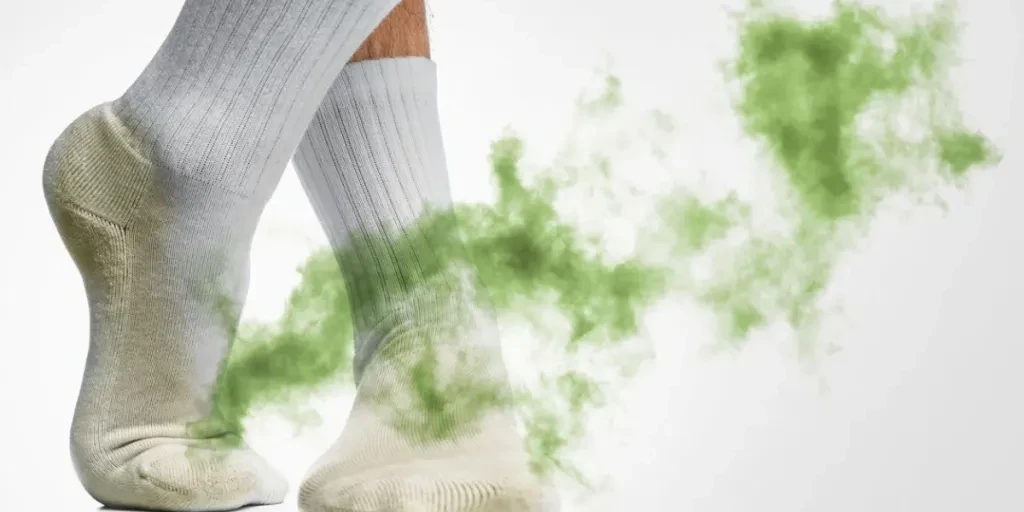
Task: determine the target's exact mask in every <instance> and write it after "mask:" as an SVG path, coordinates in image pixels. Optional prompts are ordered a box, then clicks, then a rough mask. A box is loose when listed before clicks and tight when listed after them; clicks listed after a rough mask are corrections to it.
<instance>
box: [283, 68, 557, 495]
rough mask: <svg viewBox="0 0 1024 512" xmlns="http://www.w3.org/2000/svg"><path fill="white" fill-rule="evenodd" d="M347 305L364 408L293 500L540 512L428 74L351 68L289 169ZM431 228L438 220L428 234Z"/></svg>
mask: <svg viewBox="0 0 1024 512" xmlns="http://www.w3.org/2000/svg"><path fill="white" fill-rule="evenodd" d="M294 162H295V167H296V169H297V171H298V173H299V177H300V179H301V181H302V183H303V186H304V187H305V189H306V192H307V194H308V195H309V197H310V199H311V201H312V203H313V205H314V208H315V210H316V212H317V215H318V216H319V218H320V221H321V223H322V224H323V226H324V228H325V230H326V232H327V234H328V237H329V239H330V241H331V244H332V246H333V247H334V248H335V250H336V251H337V255H338V261H339V263H340V265H341V267H342V272H343V274H344V277H345V281H346V286H347V288H348V292H349V296H350V301H351V303H352V305H353V318H354V323H355V332H356V354H355V373H356V378H357V381H358V384H359V385H358V392H357V397H356V401H355V405H354V407H353V410H352V413H351V415H350V417H349V419H348V422H347V424H346V426H345V429H344V431H343V432H342V434H341V436H340V437H339V439H338V440H337V441H336V443H335V444H334V445H333V446H332V447H331V448H330V450H329V451H328V452H327V453H325V454H324V455H323V456H322V457H320V459H319V460H318V461H317V462H316V463H315V464H314V466H313V467H312V468H311V469H310V470H309V472H308V474H307V477H306V480H305V481H304V483H303V485H302V487H301V489H300V491H299V505H300V508H301V509H302V510H304V511H305V512H321V511H324V512H325V511H341V510H344V511H379V510H393V511H406V510H408V511H412V510H415V511H423V512H471V511H474V512H499V511H517V512H536V511H548V510H554V501H553V496H552V495H551V494H550V493H548V492H546V491H545V489H544V488H542V486H540V485H539V484H538V481H537V479H535V478H534V476H533V475H532V473H531V471H530V470H529V464H528V460H527V457H526V455H525V450H524V447H523V443H522V440H521V438H520V435H519V433H518V431H517V428H516V424H515V418H514V416H513V414H512V411H511V408H510V407H509V405H508V401H507V398H508V392H509V385H508V380H507V376H506V374H505V369H504V364H503V362H502V357H501V347H500V344H499V340H498V330H497V325H496V322H495V318H494V316H493V312H492V311H491V308H489V307H488V305H487V301H486V298H485V297H484V296H482V295H480V294H478V293H477V291H476V288H477V287H476V285H475V281H474V278H473V277H472V273H471V272H469V269H468V268H467V267H466V266H464V265H460V264H458V262H459V261H460V253H459V251H460V250H461V246H460V244H458V243H457V242H456V241H455V240H456V230H455V227H456V224H455V223H453V222H452V218H451V216H445V215H431V213H434V214H436V213H437V212H442V211H445V210H447V209H448V208H449V207H450V206H451V197H450V192H449V186H448V176H447V168H446V164H445V156H444V148H443V144H442V139H441V131H440V124H439V119H438V109H437V91H436V73H435V66H434V63H433V62H432V61H430V60H429V59H425V58H398V59H386V60H375V61H365V62H360V63H357V64H350V65H348V66H346V67H345V69H344V70H343V71H342V73H341V75H340V76H339V77H338V80H337V81H336V82H335V84H334V86H333V87H332V88H331V91H330V92H329V93H328V96H327V98H326V99H325V101H324V103H323V104H322V105H321V107H320V109H319V111H318V112H317V114H316V116H315V118H314V120H313V123H312V124H311V125H310V128H309V130H308V131H307V133H306V135H305V137H304V138H303V140H302V142H301V143H300V145H299V149H298V150H297V151H296V154H295V159H294ZM425 219H430V220H425Z"/></svg>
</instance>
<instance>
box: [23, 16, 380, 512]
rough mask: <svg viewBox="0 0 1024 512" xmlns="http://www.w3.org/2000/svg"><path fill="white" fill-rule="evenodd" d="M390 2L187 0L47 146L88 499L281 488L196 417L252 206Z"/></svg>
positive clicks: (261, 465)
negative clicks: (106, 95)
mask: <svg viewBox="0 0 1024 512" xmlns="http://www.w3.org/2000/svg"><path fill="white" fill-rule="evenodd" d="M396 3H397V0H288V1H285V0H247V1H241V0H187V1H186V2H185V5H184V7H183V9H182V12H181V14H180V16H179V18H178V20H177V21H176V23H175V25H174V27H173V29H172V31H171V33H170V35H169V36H168V37H167V39H166V41H165V42H164V44H163V45H162V46H161V48H160V50H159V51H158V53H157V55H156V56H155V57H154V58H153V60H152V61H151V62H150V64H149V65H148V66H147V67H146V69H145V71H144V72H143V73H142V75H141V76H140V77H139V79H138V80H137V81H136V82H135V83H134V84H133V85H132V86H131V87H130V88H129V90H128V91H127V92H126V93H125V94H124V95H123V96H122V97H121V98H119V99H118V100H116V101H113V102H110V103H105V104H102V105H99V106H97V107H95V108H93V109H91V110H89V111H87V112H86V113H85V114H83V115H82V116H80V117H79V118H77V119H76V120H74V121H73V122H72V123H71V124H70V125H69V126H68V127H67V128H66V129H65V130H64V131H63V133H62V134H61V135H60V136H59V137H58V139H57V141H56V142H55V143H54V144H53V146H52V148H51V150H50V152H49V154H48V156H47V159H46V163H45V167H44V173H43V174H44V192H45V196H46V200H47V203H48V205H49V208H50V212H51V214H52V216H53V219H54V221H55V223H56V225H57V228H58V231H59V232H60V235H61V237H62V239H63V240H64V242H65V245H66V247H67V249H68V251H69V252H70V253H71V256H72V258H73V259H74V262H75V264H76V265H77V266H78V268H79V270H80V271H81V274H82V278H83V281H84V284H85V288H86V293H87V297H88V300H89V310H90V325H91V328H90V346H89V355H88V360H87V362H86V369H85V376H84V378H83V382H82V388H81V391H80V395H79V400H78V404H77V407H76V410H75V414H74V420H73V425H72V429H71V454H72V460H73V462H74V465H75V468H76V471H77V472H78V475H79V478H80V479H81V482H82V484H83V485H84V487H85V489H86V490H87V491H88V492H89V493H90V495H92V496H93V497H94V498H95V499H96V500H98V501H100V502H102V503H103V504H105V505H110V506H117V507H129V508H147V509H160V510H225V509H234V508H237V507H240V506H243V505H246V504H264V503H278V502H280V501H281V500H282V499H283V498H284V496H285V494H286V492H287V484H286V482H285V480H284V479H283V478H282V477H281V476H279V475H278V473H277V472H276V471H274V470H272V469H271V468H270V467H269V466H268V465H267V463H266V462H265V461H264V460H263V459H262V458H261V457H259V456H258V455H256V454H255V453H253V452H252V451H251V450H249V449H247V448H246V447H245V446H244V445H241V446H240V447H233V448H224V445H225V443H223V441H224V440H230V439H231V437H232V436H233V435H234V434H233V433H232V432H231V431H230V430H229V429H226V428H220V429H219V430H218V429H216V428H214V427H210V426H207V428H206V430H205V431H199V430H197V429H195V428H194V424H196V423H197V422H201V421H203V420H204V419H207V418H208V417H209V416H210V415H211V394H212V391H213V385H214V382H215V380H216V377H217V373H218V369H219V365H220V363H221V362H222V360H223V359H224V356H225V355H226V352H227V351H228V348H229V342H230V334H231V332H232V331H233V329H234V327H235V326H236V324H237V322H238V315H239V312H240V310H241V305H242V301H243V300H244V298H245V294H246V290H247V286H248V270H249V266H248V265H249V262H248V258H249V247H250V243H251V239H252V236H253V233H254V231H255V227H256V223H257V220H258V218H259V215H260V213H261V212H262V210H263V207H264V205H265V203H266V201H267V199H268V198H269V197H270V195H271V193H272V191H273V189H274V188H275V187H276V185H277V182H278V181H279V179H280V176H281V174H282V172H283V170H284V168H285V166H286V164H287V161H288V159H289V158H290V157H291V154H292V152H293V151H294V149H295V147H296V146H297V144H298V142H299V140H300V139H301V137H302V133H303V132H304V131H305V128H306V126H307V125H308V124H309V121H310V120H311V119H312V117H313V114H314V113H315V111H316V108H317V105H318V104H319V99H320V98H322V97H323V96H324V94H326V92H327V90H328V89H329V87H330V86H331V83H332V82H333V80H334V78H335V76H337V74H338V72H340V70H341V68H342V67H343V66H344V64H345V63H346V62H347V61H348V60H349V58H351V56H352V54H353V53H354V52H355V50H356V48H358V46H359V44H360V43H361V42H362V41H363V40H364V39H365V38H366V37H367V36H368V35H369V34H370V32H371V31H372V30H373V29H374V28H375V27H376V26H377V24H378V23H380V21H381V20H383V18H384V17H385V16H386V15H387V13H388V12H389V11H390V10H391V9H392V8H393V7H394V5H395V4H396ZM310 98H313V100H310ZM225 306H226V307H225ZM214 425H215V424H214ZM235 446H237V444H236V445H235Z"/></svg>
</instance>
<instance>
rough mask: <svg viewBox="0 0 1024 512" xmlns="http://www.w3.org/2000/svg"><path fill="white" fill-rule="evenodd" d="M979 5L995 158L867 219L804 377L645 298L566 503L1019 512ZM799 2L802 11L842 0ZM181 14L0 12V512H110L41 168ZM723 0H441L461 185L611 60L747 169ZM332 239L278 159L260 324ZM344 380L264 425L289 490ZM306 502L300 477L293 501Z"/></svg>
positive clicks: (999, 104) (969, 5)
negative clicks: (623, 384)
mask: <svg viewBox="0 0 1024 512" xmlns="http://www.w3.org/2000/svg"><path fill="white" fill-rule="evenodd" d="M889 3H890V4H893V5H895V8H896V9H897V10H898V11H902V10H905V8H906V7H907V6H909V5H911V4H909V3H907V2H906V1H904V2H902V3H900V2H889ZM964 3H965V6H964V9H963V10H962V19H963V21H964V22H965V32H964V37H963V44H962V47H961V48H962V51H961V55H962V56H963V58H964V64H963V66H962V68H961V69H960V70H958V72H957V75H956V80H957V84H958V86H959V88H960V89H959V90H960V93H961V100H962V102H963V106H964V109H965V111H966V113H967V118H968V121H969V123H971V124H972V125H973V126H975V127H977V128H980V129H982V130H983V131H984V132H985V133H987V134H988V135H989V136H990V137H992V138H993V139H994V140H995V141H996V143H997V144H999V145H1000V146H1001V147H1003V148H1004V150H1005V158H1004V160H1003V161H1002V163H1001V164H1000V165H998V167H996V168H994V169H991V170H989V171H988V172H985V173H983V174H982V175H979V176H978V177H977V178H976V179H975V180H973V181H972V182H971V184H970V186H968V187H967V188H966V189H965V190H964V191H962V192H960V193H957V194H955V195H954V196H953V199H952V201H951V205H950V208H949V210H948V212H946V213H942V212H940V211H938V210H936V209H924V210H917V211H914V212H913V213H912V214H911V215H906V214H901V215H888V216H885V217H884V218H880V219H879V220H878V221H877V223H876V226H875V230H874V231H873V232H872V234H871V236H870V239H869V240H867V241H866V242H865V243H864V244H863V247H861V249H859V250H858V252H857V253H855V254H851V255H850V256H849V258H847V259H846V260H845V261H844V262H843V264H842V265H841V268H840V271H839V273H838V275H837V278H836V279H837V281H836V283H835V290H836V294H837V296H838V297H840V299H841V301H842V303H843V304H844V305H845V312H844V313H843V315H842V317H840V318H836V319H834V324H833V325H832V327H831V329H830V332H838V333H840V334H839V335H837V338H835V339H833V340H831V341H834V342H836V343H838V344H840V345H841V346H842V347H843V349H844V350H843V351H842V352H841V353H839V354H838V355H836V356H834V357H833V358H831V359H830V360H829V361H828V362H827V363H826V364H825V365H823V366H822V367H821V368H820V369H819V374H818V376H815V377H812V376H808V375H806V374H804V373H802V372H801V371H800V370H799V368H798V367H797V365H796V364H795V359H794V356H793V354H792V352H791V347H790V346H788V345H786V344H782V343H771V342H767V341H763V340H762V342H759V343H758V344H756V345H753V346H750V347H748V349H747V350H745V351H743V352H742V353H739V354H734V355H725V356H717V357H714V358H709V357H707V356H705V355H703V354H702V353H699V351H700V349H701V347H704V346H707V345H708V344H710V343H713V341H714V340H713V339H712V338H711V337H710V336H708V335H707V332H708V331H707V329H706V328H704V327H701V326H700V323H701V321H700V320H698V319H692V322H691V319H687V318H679V315H672V314H667V315H655V316H654V318H653V319H652V324H651V329H652V330H653V331H654V332H655V333H656V334H657V335H658V338H659V340H661V343H660V345H659V348H660V350H661V353H660V354H659V360H658V364H657V370H656V371H655V372H653V373H652V374H650V375H647V376H646V377H644V378H642V379H640V380H639V381H637V382H636V385H635V387H634V389H631V390H628V391H627V392H628V395H629V403H628V406H622V407H620V408H619V409H617V410H616V411H614V412H615V415H617V416H618V417H620V418H628V421H625V423H624V425H620V427H619V429H618V430H617V432H618V433H616V434H608V436H607V437H605V438H600V439H598V440H597V441H596V442H595V444H594V446H593V448H592V450H594V452H593V453H594V457H593V458H594V459H596V460H601V461H605V462H604V463H603V464H602V465H601V467H590V468H588V469H590V470H592V471H596V472H598V473H601V472H604V473H607V474H610V475H611V476H612V477H613V481H612V484H610V485H609V486H608V488H607V491H606V493H604V494H603V495H600V496H596V497H594V498H593V499H592V500H591V501H590V502H588V503H586V504H583V505H578V506H576V507H575V508H574V509H575V510H588V511H590V510H593V511H604V510H608V511H613V510H659V511H660V510H666V511H675V510H695V511H706V512H717V511H732V512H746V511H755V510H756V511H759V512H767V511H780V512H782V511H786V512H789V511H797V510H800V511H812V512H819V511H820V512H847V511H849V512H859V511H866V510H871V511H880V512H881V511H884V512H888V511H922V512H923V511H928V512H933V511H968V510H970V511H973V510H985V511H1020V510H1024V496H1022V493H1021V482H1022V481H1024V466H1022V461H1024V441H1022V436H1021V432H1024V414H1022V411H1021V408H1022V407H1024V400H1022V394H1024V372H1022V371H1021V366H1022V363H1024V327H1022V325H1021V323H1020V318H1021V317H1022V316H1024V311H1022V301H1021V295H1022V293H1024V271H1022V270H1021V268H1020V265H1021V263H1022V262H1024V229H1021V227H1020V223H1021V221H1022V219H1024V201H1021V199H1020V198H1021V194H1022V192H1024V176H1022V174H1021V172H1020V167H1021V159H1020V152H1019V151H1018V150H1017V149H1018V146H1015V145H1014V141H1016V142H1018V143H1019V142H1020V141H1021V140H1022V138H1021V121H1020V119H1021V116H1020V113H1021V109H1020V106H1021V100H1020V99H1019V97H1020V92H1019V91H1020V90H1021V88H1022V87H1024V82H1022V81H1021V80H1020V78H1019V76H1018V75H1019V73H1020V72H1019V71H1018V69H1017V67H1018V66H1019V62H1020V55H1019V53H1020V46H1021V43H1020V39H1019V37H1020V36H1019V35H1018V34H1019V32H1020V25H1021V16H1022V15H1021V12H1022V7H1021V4H1020V3H1019V2H1014V1H1012V0H972V1H970V2H964ZM798 5H800V6H801V8H806V12H807V13H808V14H813V13H816V12H817V13H820V12H824V11H826V10H827V7H828V4H827V2H825V1H822V0H816V1H811V0H803V1H802V2H799V3H798ZM917 5H924V4H923V3H922V2H917ZM180 6H181V2H180V1H167V0H164V1H160V2H136V1H129V0H91V1H87V2H82V1H77V0H75V1H72V0H51V1H48V2H34V1H29V0H20V1H15V0H4V1H3V3H2V6H0V94H2V98H3V100H2V101H0V141H3V143H2V144H0V156H2V157H3V158H2V160H0V162H2V164H0V235H2V238H0V326H2V330H0V418H2V422H0V500H2V501H3V505H2V506H0V508H2V509H3V510H10V511H22V510H60V511H78V510H95V509H96V508H97V506H98V505H97V504H96V503H94V502H93V501H92V500H90V499H89V498H88V496H87V495H86V494H85V493H84V492H83V491H82V490H81V489H80V487H79V484H78V482H77V480H76V478H75V475H74V473H73V471H72V469H71V465H70V461H69V458H68V442H67V433H68V426H69V424H70V420H71V412H72V408H73V405H74V400H75V397H76V393H77V391H78V385H79V379H80V376H81V371H82V368H83V364H84V360H85V353H86V348H87V327H88V326H87V324H88V322H87V312H86V303H85V297H84V293H83V290H82V286H81V283H80V280H79V277H78V275H77V273H76V272H75V269H74V266H73V265H72V263H71V260H70V258H69V257H68V256H67V255H66V253H65V252H64V250H63V248H62V246H61V244H60V241H59V239H58V237H57V234H56V231H55V230H54V229H53V227H52V224H51V223H50V219H49V217H48V214H47V212H46V209H45V205H44V203H43V198H42V191H41V181H40V172H41V166H42V162H43V158H44V156H45V153H46V150H47V149H48V147H49V144H50V143H51V142H52V140H53V139H54V137H56V135H57V134H58V133H59V132H60V131H61V130H62V129H63V127H64V126H65V125H66V123H67V122H69V121H70V120H71V119H72V118H74V117H75V116H76V115H77V114H78V113H80V112H81V111H83V110H84V109H86V108H88V107H90V106H92V105H94V104H96V103H98V102H100V101H103V100H107V99H112V98H114V97H116V96H117V95H119V94H120V93H121V92H122V91H123V90H124V89H125V88H126V87H127V86H128V85H129V84H130V83H131V81H132V80H133V79H134V77H135V76H136V74H137V73H138V72H139V71H141V69H142V67H143V66H144V65H145V64H146V62H147V61H148V59H149V57H150V56H151V55H152V53H153V52H154V51H155V50H156V48H157V47H158V46H159V44H160V42H161V41H162V39H163V37H164V35H165V34H166V31H167V30H168V29H169V28H170V26H171V24H172V23H173V21H174V18H175V16H176V14H177V11H178V9H179V8H180ZM724 6H725V4H722V3H718V2H710V1H709V2H666V1H664V0H633V1H630V2H621V1H610V0H589V1H583V0H558V1H557V2H551V1H550V0H514V1H513V0H502V1H495V0H438V1H437V2H436V3H435V5H433V7H432V9H433V12H434V16H435V17H434V20H433V29H434V32H435V34H436V37H435V40H434V51H435V58H436V60H437V61H438V62H439V65H440V80H441V85H440V87H441V89H440V91H441V96H442V97H441V101H442V109H443V111H442V116H443V123H444V130H445V138H446V142H447V145H448V153H449V162H450V164H451V173H452V181H453V184H454V193H455V196H456V198H457V199H460V200H470V199H486V198H487V197H488V193H489V188H488V187H489V186H490V185H489V182H488V175H487V173H486V172H484V170H485V169H486V161H485V157H486V153H487V150H488V144H489V142H490V141H491V140H493V139H494V138H496V136H498V135H499V133H500V131H501V129H502V128H503V127H504V126H506V125H512V126H514V127H515V128H517V130H518V131H519V132H521V133H522V134H523V135H524V136H525V137H526V139H527V141H528V143H529V144H530V146H529V147H530V150H531V151H534V152H533V153H531V155H532V157H535V158H537V159H538V160H541V161H542V160H543V158H544V156H545V152H548V151H551V150H552V149H553V148H554V147H555V146H556V144H557V142H558V140H559V139H558V138H559V137H560V136H561V130H562V129H563V128H564V124H565V121H566V119H567V116H568V114H569V112H570V109H571V106H572V101H573V99H574V98H575V96H576V95H577V93H578V92H579V91H580V90H581V89H582V88H583V87H584V86H587V85H589V84H591V83H592V76H593V75H592V73H591V71H592V69H593V68H594V67H595V66H597V65H599V64H601V63H602V62H604V61H605V60H606V58H609V57H610V59H611V61H612V62H613V63H614V64H613V69H614V70H615V71H616V72H617V73H618V74H619V75H620V76H621V77H622V78H623V80H624V83H625V90H626V101H627V103H630V104H636V105H637V106H639V107H643V106H648V105H649V106H660V107H663V108H665V109H667V110H669V111H671V112H672V113H673V114H675V115H676V117H677V119H678V120H679V121H680V124H681V127H682V130H681V136H682V137H684V138H685V137H691V138H690V139H689V141H688V142H687V147H693V148H694V150H693V155H692V157H691V158H692V159H693V161H694V162H696V163H699V164H700V165H701V166H705V167H708V168H711V169H720V170H721V171H720V172H729V170H730V169H733V168H737V166H741V165H743V164H744V163H745V162H748V161H749V160H750V159H749V157H745V156H743V155H742V154H738V153H740V152H738V151H737V150H736V149H735V147H734V146H733V142H732V141H733V138H734V136H735V134H734V133H731V132H730V131H729V130H730V128H729V126H730V122H731V121H728V114H727V113H726V112H725V108H724V100H723V96H722V92H721V90H720V83H721V81H720V78H719V77H718V75H717V74H716V71H715V68H714V63H715V60H716V59H718V58H721V57H723V56H725V52H728V51H729V48H730V44H731V43H732V42H733V40H734V37H733V34H732V32H730V29H729V26H728V24H727V19H726V17H725V13H724V11H723V7H724ZM1015 92H1016V93H1017V94H1016V96H1017V98H1014V93H1015ZM723 119H724V120H725V121H723ZM323 240H324V239H323V236H322V234H321V233H320V231H319V227H318V225H317V223H316V220H315V217H314V216H313V214H312V211H311V209H310V208H309V206H308V205H307V203H306V201H305V199H304V196H303V195H302V191H301V188H300V187H299V186H298V183H297V180H296V179H295V178H294V176H293V174H292V173H291V171H290V170H289V171H288V173H287V174H286V175H285V178H284V180H283V182H282V184H281V186H280V189H279V191H278V193H277V195H276V196H275V197H274V199H273V201H272V203H271V204H270V206H269V207H268V209H267V212H266V215H265V216H264V219H263V223H262V224H261V228H260V232H259V234H258V236H257V241H256V244H255V247H254V256H253V280H254V282H253V285H252V288H251V292H250V297H249V301H250V302H249V304H248V306H247V309H246V315H247V317H249V318H266V319H273V318H274V317H275V315H277V314H278V313H279V311H280V308H281V306H282V305H283V301H284V299H285V298H286V295H287V293H288V292H289V291H290V289H291V287H292V286H294V285H295V283H296V281H297V276H296V274H295V272H294V269H295V267H296V266H297V265H298V264H300V263H301V262H302V260H303V259H304V257H305V256H306V255H308V253H309V252H310V251H311V250H312V249H313V248H315V247H317V246H319V245H320V244H321V243H323ZM669 313H671V312H669ZM659 319H667V320H664V321H663V320H659ZM668 320H671V322H670V321H668ZM513 350H514V349H513ZM821 378H824V379H825V380H826V381H827V383H828V390H827V391H823V390H822V387H821V386H820V384H821V382H820V379H821ZM331 398H332V400H329V401H328V403H330V404H331V405H330V407H331V408H332V409H331V411H328V413H327V414H326V417H327V421H326V422H325V423H324V424H323V426H322V427H321V428H319V429H316V430H315V431H311V432H307V433H304V434H302V436H301V437H299V438H297V439H291V438H290V437H289V436H287V435H282V434H281V433H280V432H277V431H275V430H273V429H269V428H267V429H257V431H256V432H255V437H254V444H255V445H256V446H257V448H258V449H259V450H260V451H261V452H263V453H264V454H266V455H267V456H268V457H269V458H270V459H271V461H272V462H274V463H275V464H278V465H280V467H282V468H283V469H285V470H286V471H287V472H288V474H289V475H290V476H291V477H292V478H293V482H294V483H295V485H297V483H298V478H299V477H300V476H301V474H302V471H303V470H304V469H305V465H306V464H308V463H309V462H310V461H311V460H312V458H313V457H315V456H316V455H317V454H318V452H319V451H320V450H322V449H323V448H325V446H326V444H327V443H329V442H330V441H331V440H332V438H333V436H334V435H335V434H336V433H337V432H338V430H339V429H340V422H341V421H342V420H343V418H344V414H345V410H346V407H347V400H348V397H347V396H346V395H341V396H334V397H331ZM294 508H295V505H294V495H293V496H291V497H290V498H289V502H287V503H286V504H285V505H282V506H281V507H279V509H280V510H294Z"/></svg>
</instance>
